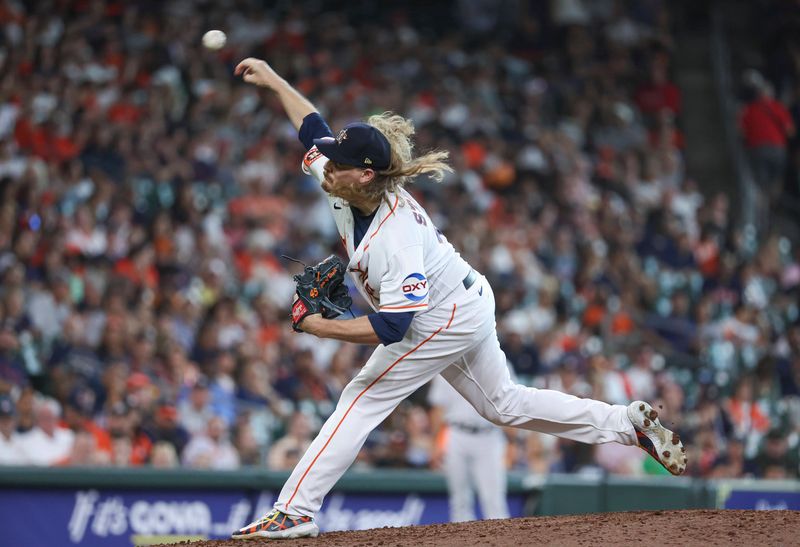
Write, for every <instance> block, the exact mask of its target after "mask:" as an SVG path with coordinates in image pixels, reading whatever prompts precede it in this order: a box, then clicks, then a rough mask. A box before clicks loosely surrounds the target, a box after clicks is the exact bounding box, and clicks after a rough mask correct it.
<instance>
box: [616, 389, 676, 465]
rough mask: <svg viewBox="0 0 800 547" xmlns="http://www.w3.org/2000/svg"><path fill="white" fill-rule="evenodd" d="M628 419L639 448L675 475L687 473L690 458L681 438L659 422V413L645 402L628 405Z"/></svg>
mask: <svg viewBox="0 0 800 547" xmlns="http://www.w3.org/2000/svg"><path fill="white" fill-rule="evenodd" d="M628 419H630V421H631V423H633V427H634V429H636V439H637V440H638V442H639V448H641V449H642V450H644V451H645V452H647V453H648V454H650V456H652V457H653V459H655V460H656V461H657V462H658V463H660V464H661V465H662V466H663V467H664V469H666V470H667V471H669V472H670V473H672V474H673V475H680V474H681V473H683V472H684V471H686V464H687V463H688V461H689V460H688V458H687V457H686V449H685V448H684V447H683V443H682V442H681V438H680V436H679V435H678V434H677V433H673V432H672V431H670V430H669V429H667V428H666V427H664V426H663V425H661V422H660V421H659V420H658V412H656V410H655V409H654V408H653V407H652V406H650V405H649V404H648V403H645V402H644V401H634V402H632V403H631V404H629V405H628Z"/></svg>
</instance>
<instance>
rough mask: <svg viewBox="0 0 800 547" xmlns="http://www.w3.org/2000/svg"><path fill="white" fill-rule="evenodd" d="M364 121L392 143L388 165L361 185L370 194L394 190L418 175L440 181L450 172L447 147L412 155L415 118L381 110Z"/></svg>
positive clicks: (376, 195)
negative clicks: (411, 118) (417, 155)
mask: <svg viewBox="0 0 800 547" xmlns="http://www.w3.org/2000/svg"><path fill="white" fill-rule="evenodd" d="M367 123H368V124H369V125H371V126H373V127H374V128H376V129H377V130H378V131H380V132H381V133H383V134H384V136H385V137H386V139H387V140H388V141H389V144H390V145H391V147H392V159H391V162H390V163H389V168H388V169H384V170H382V171H379V172H377V173H376V177H375V180H374V181H372V182H371V183H370V184H368V185H367V186H366V187H365V188H364V189H363V192H364V193H367V194H368V195H369V196H370V197H375V198H380V197H382V196H383V195H384V193H385V192H387V191H389V192H394V191H395V190H397V189H398V188H402V187H403V186H405V185H406V184H407V183H409V182H411V181H412V180H413V179H414V177H416V176H417V175H421V174H426V175H429V176H430V178H432V179H433V180H435V181H436V182H441V181H442V179H444V175H445V173H446V172H450V173H452V172H453V168H452V167H450V165H448V163H447V158H448V157H449V156H450V154H449V153H448V152H447V151H442V150H434V151H432V152H428V153H427V154H423V155H422V156H419V157H416V158H415V157H414V156H413V151H414V143H413V141H412V139H411V137H412V135H414V122H412V121H411V120H408V119H406V118H404V117H402V116H399V115H397V114H394V113H393V112H384V113H383V114H376V115H374V116H370V117H369V118H368V119H367Z"/></svg>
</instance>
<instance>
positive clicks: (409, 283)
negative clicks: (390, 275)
mask: <svg viewBox="0 0 800 547" xmlns="http://www.w3.org/2000/svg"><path fill="white" fill-rule="evenodd" d="M402 290H403V296H405V297H406V298H408V299H409V300H411V301H412V302H419V301H420V300H423V299H424V298H425V297H426V296H428V280H427V279H426V278H425V276H424V275H422V274H421V273H412V274H411V275H409V276H408V277H406V278H405V279H404V280H403V286H402Z"/></svg>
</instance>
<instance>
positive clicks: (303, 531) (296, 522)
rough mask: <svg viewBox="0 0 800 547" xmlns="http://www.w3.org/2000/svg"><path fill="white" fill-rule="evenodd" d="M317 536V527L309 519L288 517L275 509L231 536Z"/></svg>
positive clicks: (275, 537) (274, 537)
mask: <svg viewBox="0 0 800 547" xmlns="http://www.w3.org/2000/svg"><path fill="white" fill-rule="evenodd" d="M318 535H319V527H318V526H317V523H316V522H314V519H313V518H311V517H290V516H289V515H287V514H286V513H282V512H280V511H278V510H277V509H273V510H272V511H270V512H269V513H267V514H266V515H264V516H263V517H261V518H260V519H258V520H257V521H255V522H251V523H250V524H248V525H247V526H244V527H243V528H239V529H238V530H237V531H235V532H234V533H232V534H231V538H233V539H258V538H268V539H293V538H305V537H311V538H315V537H317V536H318Z"/></svg>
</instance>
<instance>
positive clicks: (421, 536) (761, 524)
mask: <svg viewBox="0 0 800 547" xmlns="http://www.w3.org/2000/svg"><path fill="white" fill-rule="evenodd" d="M666 543H670V544H673V545H800V511H733V510H727V511H707V510H697V511H637V512H633V513H602V514H592V515H572V516H565V517H528V518H517V519H508V520H485V521H479V522H466V523H461V524H434V525H430V526H411V527H406V528H378V529H374V530H361V531H358V532H330V533H327V534H323V535H321V536H320V537H318V538H314V539H295V540H288V541H281V542H278V543H277V544H276V542H275V541H270V540H251V541H246V542H243V541H234V540H218V541H195V542H190V543H182V544H179V545H182V546H186V545H189V546H191V547H255V546H258V545H262V546H263V545H270V546H271V547H275V546H276V545H279V546H281V547H310V546H316V547H322V546H323V545H324V546H326V547H327V546H338V547H366V546H370V547H378V546H381V547H395V546H396V547H406V546H412V545H413V546H425V547H443V546H444V547H449V546H454V547H456V546H457V547H471V546H473V545H494V546H497V547H501V546H503V547H505V546H508V545H512V546H513V545H515V546H519V547H521V546H526V545H559V546H562V545H664V544H666Z"/></svg>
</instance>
